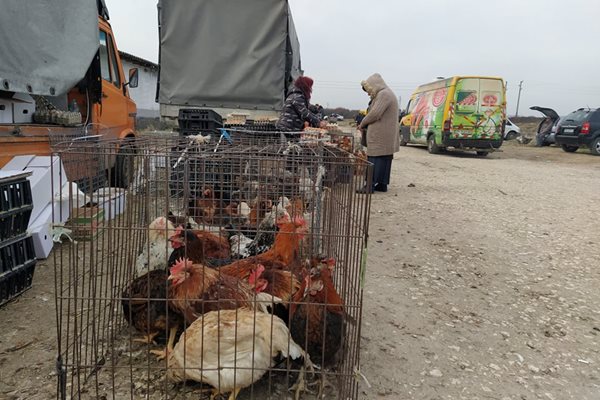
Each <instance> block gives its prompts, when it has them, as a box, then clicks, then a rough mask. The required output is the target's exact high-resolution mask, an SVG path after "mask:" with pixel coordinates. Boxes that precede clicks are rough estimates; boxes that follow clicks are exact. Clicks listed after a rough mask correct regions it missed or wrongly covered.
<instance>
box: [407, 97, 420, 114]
mask: <svg viewBox="0 0 600 400" xmlns="http://www.w3.org/2000/svg"><path fill="white" fill-rule="evenodd" d="M417 99H418V97H415V98H414V99H410V100H409V101H408V106H407V107H406V109H407V110H408V112H409V113H411V112H412V110H413V108H415V105H416V104H417Z"/></svg>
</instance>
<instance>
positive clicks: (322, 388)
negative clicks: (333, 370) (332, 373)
mask: <svg viewBox="0 0 600 400" xmlns="http://www.w3.org/2000/svg"><path fill="white" fill-rule="evenodd" d="M327 386H329V387H330V388H332V389H334V390H335V389H336V386H334V385H333V383H331V382H330V381H329V379H327V375H326V374H322V375H321V379H320V381H319V393H318V394H317V398H318V399H322V398H323V392H324V391H325V387H327Z"/></svg>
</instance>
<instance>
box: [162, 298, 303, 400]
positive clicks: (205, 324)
mask: <svg viewBox="0 0 600 400" xmlns="http://www.w3.org/2000/svg"><path fill="white" fill-rule="evenodd" d="M278 354H282V355H283V356H284V357H290V358H292V359H297V358H299V357H305V362H306V363H310V360H308V356H307V355H306V354H305V353H304V350H302V348H301V347H300V346H298V344H296V343H295V342H294V341H293V340H292V339H291V336H290V332H289V330H288V328H287V327H286V326H285V323H284V322H283V321H282V320H281V319H280V318H278V317H276V316H274V315H271V314H266V313H262V312H258V311H253V310H247V309H242V308H240V309H237V310H221V311H211V312H209V313H206V314H204V315H203V316H201V317H200V318H198V319H197V320H196V321H195V322H193V323H192V324H191V325H190V326H189V327H188V328H187V329H186V331H185V332H184V333H183V334H182V335H181V337H180V339H179V341H178V342H177V344H176V345H175V348H174V349H173V351H172V352H171V353H170V354H169V359H168V369H167V378H168V379H169V380H170V381H172V382H183V381H185V380H194V381H197V382H203V383H207V384H209V385H211V386H212V387H213V396H212V397H211V398H214V396H216V395H218V394H222V393H231V394H230V395H229V400H235V399H236V398H237V395H238V393H239V392H240V390H241V389H243V388H245V387H248V386H250V385H252V384H253V383H254V382H256V381H258V380H259V379H260V378H261V377H262V376H263V375H264V374H265V372H266V371H267V370H268V369H269V368H270V367H272V366H273V365H274V362H273V357H275V356H277V355H278Z"/></svg>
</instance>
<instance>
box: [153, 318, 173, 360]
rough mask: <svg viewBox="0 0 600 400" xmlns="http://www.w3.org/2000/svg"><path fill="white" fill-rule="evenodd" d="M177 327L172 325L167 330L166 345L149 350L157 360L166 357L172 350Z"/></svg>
mask: <svg viewBox="0 0 600 400" xmlns="http://www.w3.org/2000/svg"><path fill="white" fill-rule="evenodd" d="M178 329H179V327H177V326H173V327H171V329H170V330H169V341H168V343H167V347H166V348H165V349H162V350H150V353H152V354H154V355H156V358H157V359H158V360H164V359H165V358H167V356H168V355H169V353H171V352H173V346H174V345H175V336H176V335H177V330H178Z"/></svg>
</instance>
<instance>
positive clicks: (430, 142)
mask: <svg viewBox="0 0 600 400" xmlns="http://www.w3.org/2000/svg"><path fill="white" fill-rule="evenodd" d="M427 151H429V152H430V153H431V154H439V153H440V148H439V146H438V145H437V144H436V143H435V135H434V134H431V135H429V136H428V137H427Z"/></svg>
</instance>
